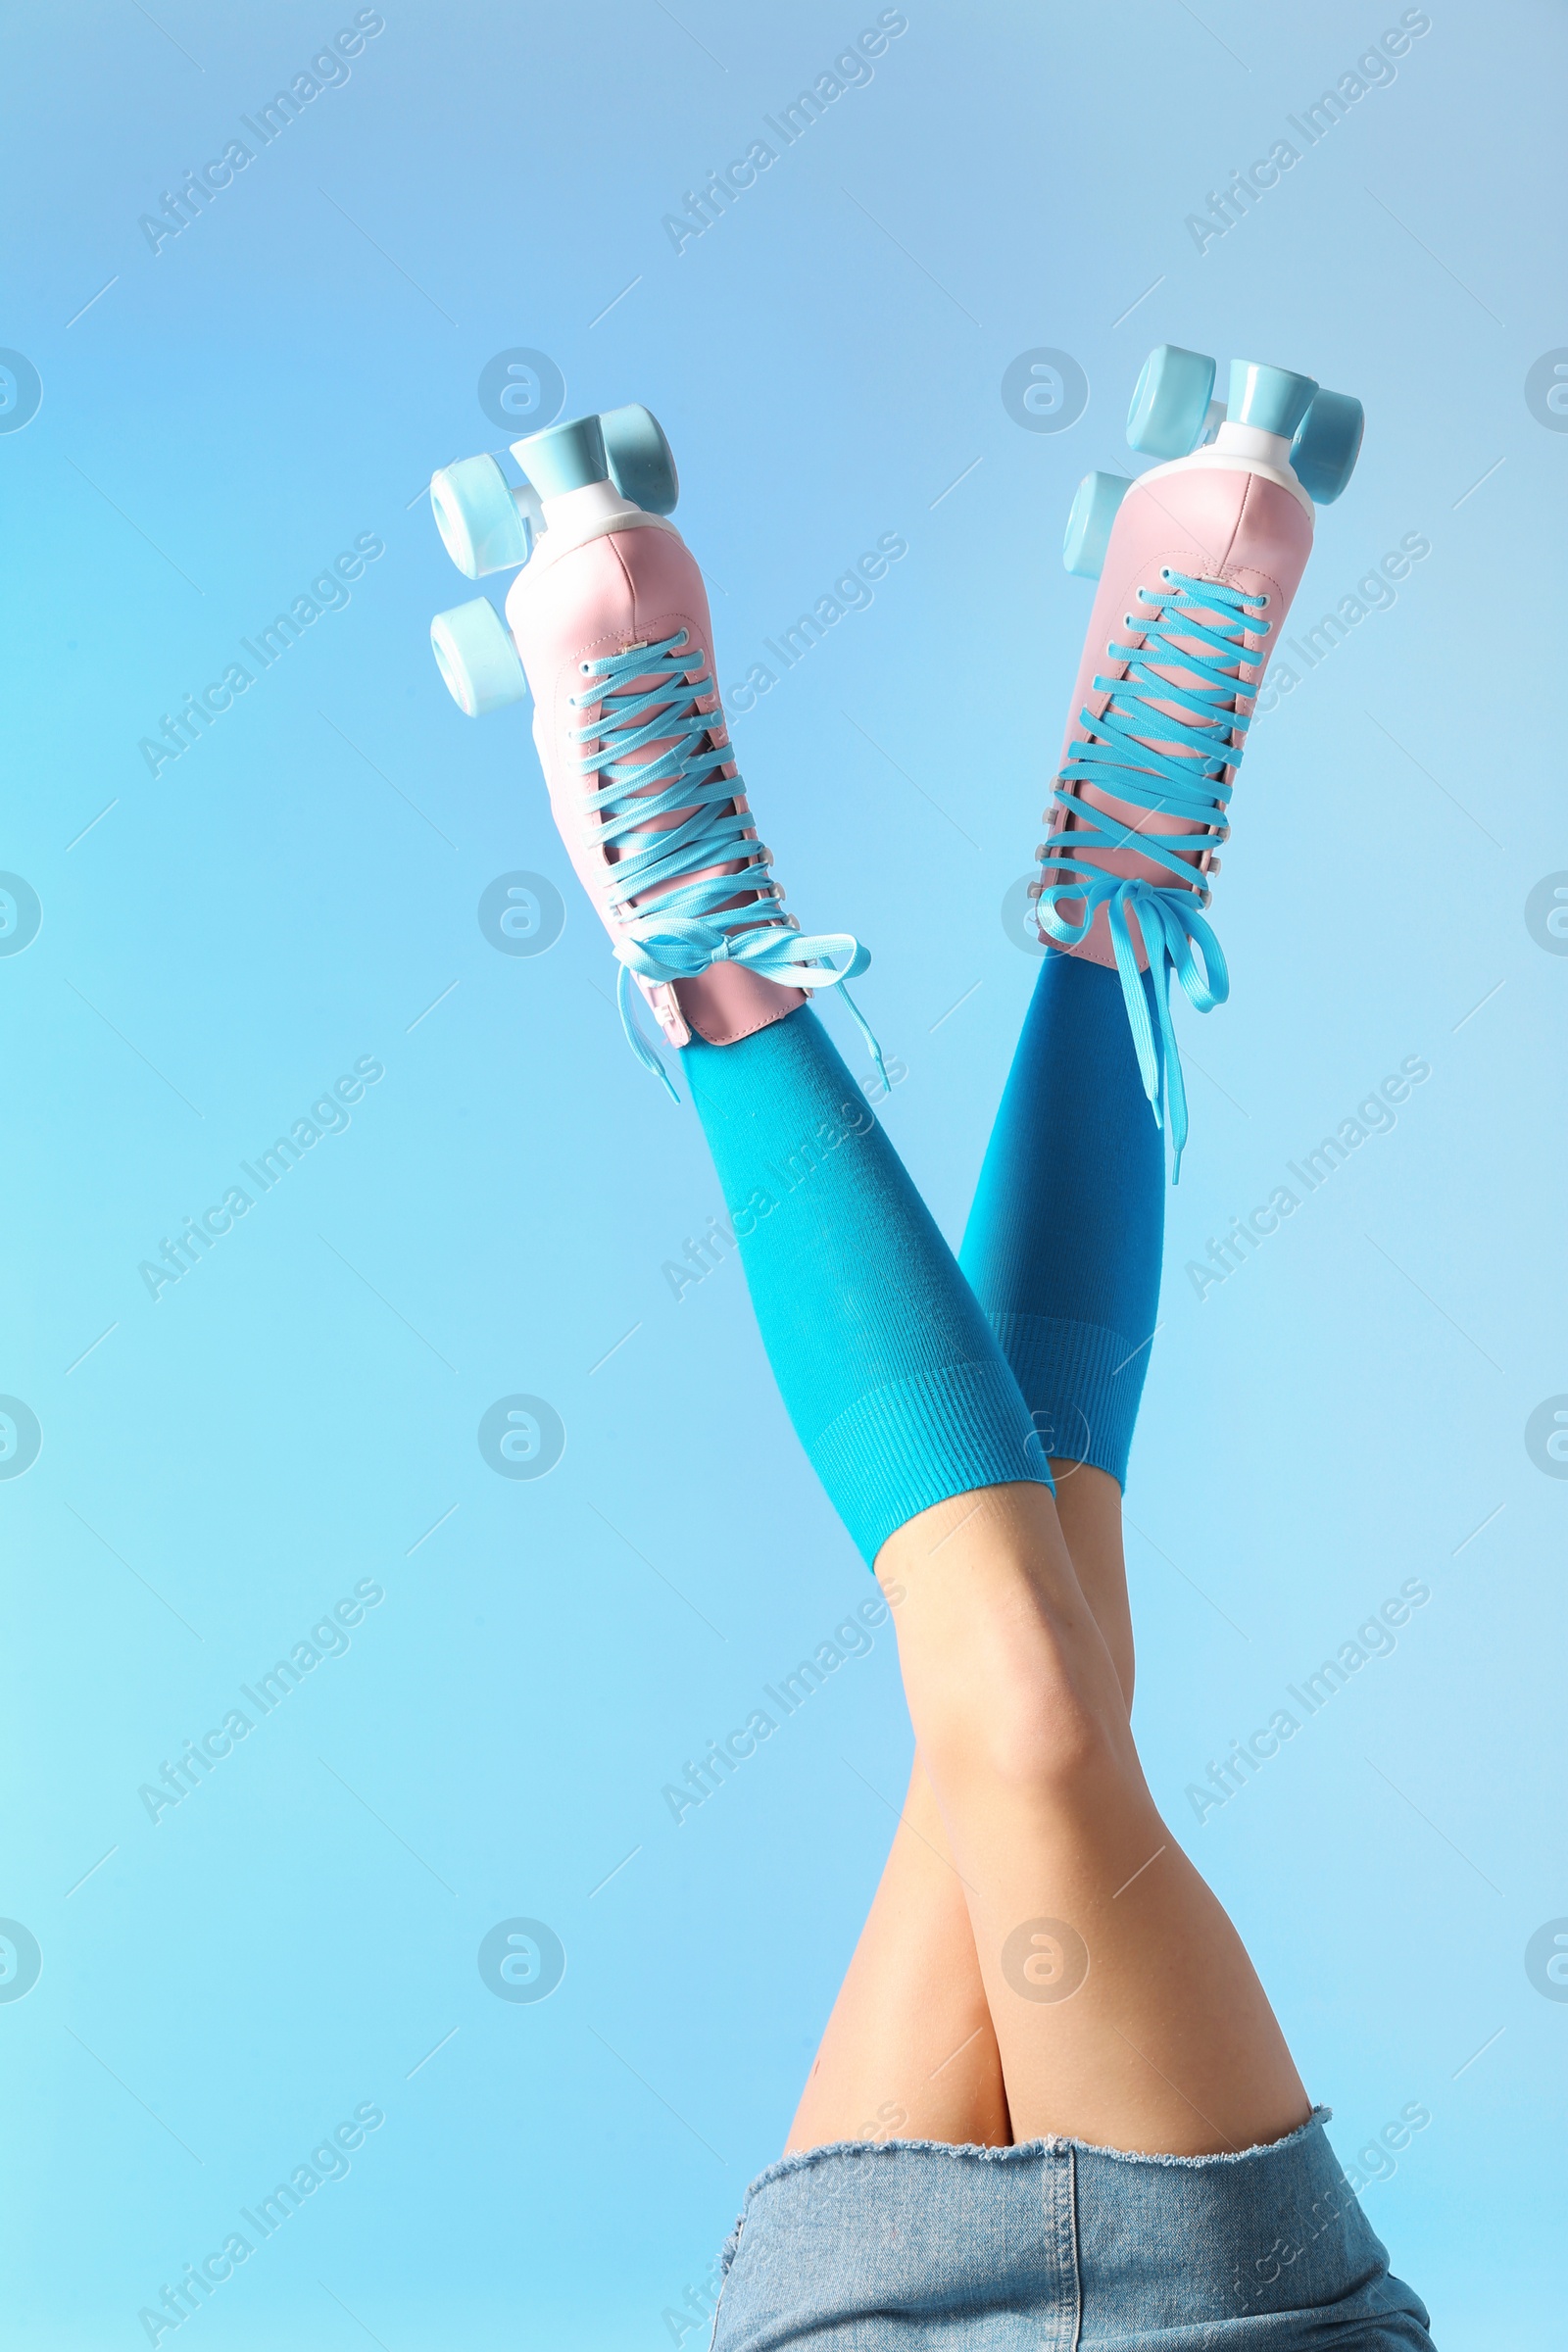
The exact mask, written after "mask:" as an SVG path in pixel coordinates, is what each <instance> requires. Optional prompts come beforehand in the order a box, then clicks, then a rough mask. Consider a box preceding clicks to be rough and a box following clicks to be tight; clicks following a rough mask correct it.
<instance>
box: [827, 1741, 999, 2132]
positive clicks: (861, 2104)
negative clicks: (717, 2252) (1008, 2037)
mask: <svg viewBox="0 0 1568 2352" xmlns="http://www.w3.org/2000/svg"><path fill="white" fill-rule="evenodd" d="M1011 2137H1012V2132H1011V2131H1010V2129H1009V2126H1008V2122H1007V2098H1006V2092H1005V2090H1004V2088H1003V2082H1002V2061H1001V2057H1000V2055H999V2053H998V2049H997V2036H996V2031H995V2029H994V2028H993V2026H992V2023H991V2011H990V2009H989V2007H988V2006H987V2003H986V1994H985V1986H984V1985H983V1983H982V1981H981V1976H980V1967H979V1963H978V1961H977V1959H976V1957H975V1948H974V1930H973V1929H972V1928H971V1926H970V1925H969V1912H968V1906H967V1904H966V1902H965V1900H964V1889H963V1887H962V1885H961V1883H960V1881H959V1878H958V1874H957V1872H956V1869H955V1868H954V1863H953V1856H952V1854H951V1853H950V1851H949V1849H948V1833H947V1830H946V1829H945V1827H944V1826H943V1821H942V1816H941V1814H940V1813H939V1812H938V1811H937V1806H936V1799H935V1797H934V1796H933V1795H932V1793H931V1784H930V1782H929V1781H928V1780H927V1778H926V1775H925V1767H924V1765H923V1764H922V1763H921V1761H920V1758H919V1756H918V1755H916V1757H915V1759H914V1770H913V1773H912V1774H911V1775H910V1779H909V1792H908V1795H907V1798H906V1800H905V1807H904V1812H903V1814H902V1815H901V1817H900V1821H899V1827H898V1831H897V1833H896V1835H895V1837H894V1839H893V1849H892V1851H891V1853H890V1854H889V1855H888V1859H887V1866H886V1868H885V1869H884V1871H883V1873H882V1879H881V1884H880V1885H879V1886H878V1887H877V1890H876V1896H875V1899H874V1901H873V1902H872V1905H871V1909H870V1913H869V1916H868V1917H867V1919H866V1923H865V1926H864V1927H863V1928H862V1930H861V1931H860V1939H859V1941H858V1944H857V1945H856V1947H855V1956H854V1958H853V1959H852V1960H851V1962H850V1965H849V1969H848V1971H847V1973H846V1975H845V1979H844V1983H843V1985H841V1987H840V1989H839V1996H838V1999H837V2000H836V2001H835V2002H834V2004H833V2013H832V2015H831V2017H830V2018H829V2019H828V2021H827V2030H826V2032H825V2033H824V2034H823V2035H822V2041H821V2046H820V2047H819V2049H818V2050H817V2053H816V2057H815V2060H814V2061H813V2063H812V2067H811V2072H810V2074H809V2077H808V2079H807V2084H806V2088H805V2090H804V2091H803V2093H802V2094H801V2103H800V2106H799V2107H798V2108H797V2109H796V2113H795V2121H794V2123H793V2125H792V2126H791V2127H790V2135H789V2140H788V2142H787V2145H788V2147H789V2148H792V2149H794V2148H816V2147H822V2146H825V2145H827V2144H828V2143H829V2142H830V2141H833V2140H840V2139H946V2140H955V2141H957V2142H960V2143H964V2142H978V2143H979V2144H980V2145H982V2146H985V2147H1005V2146H1006V2145H1007V2143H1008V2142H1009V2141H1010V2139H1011Z"/></svg>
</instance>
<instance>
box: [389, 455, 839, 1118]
mask: <svg viewBox="0 0 1568 2352" xmlns="http://www.w3.org/2000/svg"><path fill="white" fill-rule="evenodd" d="M513 454H514V456H515V458H516V460H517V462H518V464H519V465H520V466H522V467H523V469H524V471H525V472H526V474H527V477H528V482H527V485H526V486H525V487H524V488H523V489H521V490H513V489H511V488H509V486H508V484H507V481H506V479H505V476H504V475H503V474H502V471H501V468H500V466H498V465H497V464H496V462H495V460H494V459H493V458H468V459H466V460H465V461H464V462H463V464H462V465H459V466H448V467H445V468H444V469H443V470H442V471H441V472H440V473H438V474H437V475H436V476H435V478H434V480H433V482H432V484H431V500H432V504H433V506H434V508H435V514H436V520H437V523H438V525H439V526H440V529H441V533H442V537H443V539H444V540H445V541H446V545H447V549H448V552H449V553H450V554H451V555H452V557H453V559H454V561H455V562H456V563H457V564H459V566H460V568H461V569H463V570H465V571H466V572H468V574H469V576H470V578H477V577H479V576H481V574H483V573H484V572H487V571H492V570H499V569H502V568H504V567H507V566H509V565H511V564H521V565H522V566H523V568H522V569H521V570H520V571H519V572H518V575H517V577H516V579H515V581H514V582H513V585H512V589H511V592H510V594H509V595H508V598H507V609H506V622H505V624H503V622H502V620H501V617H500V615H499V614H498V613H497V612H496V610H495V607H494V606H493V605H492V604H491V603H490V602H489V600H488V599H487V598H485V597H479V598H477V599H475V601H474V602H473V603H471V604H468V605H461V606H459V607H458V608H457V609H456V610H455V611H454V612H451V613H440V614H438V615H437V617H436V619H435V621H434V622H433V623H432V625H431V631H430V635H431V642H432V644H433V646H434V649H435V655H436V660H437V662H438V663H439V664H440V667H441V672H442V675H443V676H444V678H445V679H446V682H447V684H448V686H449V687H450V689H451V691H452V694H453V696H454V699H455V700H456V701H457V702H458V703H459V704H460V706H461V707H462V708H463V709H464V710H465V711H467V712H468V713H469V714H470V715H472V716H477V715H479V714H480V713H482V712H483V711H490V710H495V709H497V708H499V707H500V706H501V705H502V704H505V703H508V702H515V701H518V700H520V699H521V697H522V696H523V695H524V694H525V693H526V692H528V691H529V690H530V689H531V691H532V693H533V698H534V722H533V733H534V742H535V744H536V746H537V748H538V753H539V760H540V764H541V766H542V767H543V769H544V773H545V781H546V783H547V784H548V785H549V788H550V800H551V808H552V810H553V812H554V815H555V819H556V824H557V826H558V828H559V829H560V832H561V836H562V839H563V840H564V843H565V845H566V851H567V855H568V856H569V857H570V858H571V862H572V864H573V866H574V867H575V868H576V871H577V874H578V877H579V879H580V880H581V881H582V883H583V886H584V888H585V889H586V890H587V892H588V894H589V897H590V898H591V899H592V900H593V903H594V905H595V906H596V907H597V908H598V910H599V913H600V917H601V919H602V920H603V922H604V925H605V928H606V929H607V930H608V932H609V933H610V937H611V941H612V943H613V947H614V952H615V956H616V957H617V959H618V961H619V964H620V976H619V1001H620V1013H621V1020H622V1022H623V1024H624V1027H625V1030H626V1035H627V1037H628V1039H629V1040H630V1042H631V1045H632V1048H633V1051H634V1052H635V1053H636V1054H637V1056H638V1058H639V1059H640V1060H641V1061H642V1062H643V1063H644V1064H645V1065H646V1066H647V1067H648V1068H649V1069H651V1070H653V1071H655V1072H656V1073H657V1075H658V1076H659V1077H660V1078H661V1079H662V1081H663V1083H664V1085H665V1086H666V1087H669V1091H670V1092H671V1094H673V1093H674V1089H673V1087H671V1086H670V1082H669V1078H668V1074H667V1072H666V1071H665V1069H664V1066H663V1064H662V1062H661V1061H660V1059H659V1058H658V1056H657V1055H656V1054H654V1053H653V1051H652V1050H651V1048H650V1047H649V1045H648V1044H647V1042H646V1040H645V1039H644V1037H643V1035H642V1033H641V1031H640V1030H639V1028H638V1026H637V1024H636V1021H635V1020H634V1018H633V989H634V988H635V989H637V990H640V991H641V994H642V996H643V998H644V999H645V1000H646V1002H647V1004H648V1005H650V1006H651V1008H652V1010H653V1013H654V1016H655V1018H656V1020H657V1021H658V1022H659V1025H660V1028H661V1029H662V1032H663V1034H664V1036H665V1038H666V1039H667V1040H668V1042H669V1043H670V1044H671V1045H673V1046H683V1045H685V1044H686V1043H687V1042H688V1041H689V1039H690V1037H691V1035H692V1032H693V1031H694V1030H695V1032H696V1033H697V1035H698V1036H699V1037H702V1038H705V1039H707V1041H708V1042H709V1043H710V1044H711V1045H729V1044H732V1043H733V1042H734V1041H735V1040H736V1039H737V1038H742V1037H749V1036H750V1035H751V1034H752V1033H753V1031H755V1030H758V1029H763V1028H766V1027H767V1026H768V1024H769V1023H770V1022H773V1021H778V1020H782V1019H783V1018H784V1016H785V1014H786V1013H789V1012H792V1011H794V1010H795V1008H796V1007H797V1005H804V1004H805V1003H806V1001H807V992H809V991H810V990H813V989H819V988H839V989H841V990H843V993H844V1001H845V1003H846V1005H848V1007H849V1009H850V1011H851V1013H852V1014H853V1016H854V1018H855V1019H856V1021H857V1023H858V1026H859V1028H860V1030H861V1033H862V1035H863V1036H864V1037H865V1039H866V1042H867V1045H868V1046H869V1047H870V1050H871V1053H872V1054H873V1057H874V1058H875V1059H876V1060H877V1062H878V1066H879V1067H880V1062H881V1056H880V1054H879V1053H878V1050H877V1047H876V1044H875V1041H874V1039H872V1037H871V1033H870V1031H869V1030H868V1029H867V1028H866V1026H865V1023H864V1022H863V1020H861V1018H860V1015H859V1012H858V1008H857V1007H856V1005H855V1004H854V1001H853V1000H852V999H851V997H850V995H849V992H848V990H847V989H845V988H844V983H845V981H846V980H850V979H853V978H854V977H855V976H856V975H857V974H858V973H859V972H861V971H863V970H864V968H865V966H866V964H867V963H868V961H869V960H870V959H869V956H867V954H866V951H865V950H864V949H863V948H862V947H861V946H860V945H859V943H858V941H857V940H855V939H853V938H852V937H851V936H850V935H849V934H848V933H845V932H831V933H825V934H818V935H816V936H814V937H803V935H802V933H801V928H800V925H799V923H798V922H797V921H796V919H795V917H794V916H793V915H787V914H785V913H784V911H783V903H784V893H783V891H782V889H781V888H780V886H779V885H778V883H776V882H775V881H774V880H773V878H772V870H771V859H772V853H771V852H770V851H769V850H767V849H766V848H765V847H764V846H763V845H762V843H761V842H760V840H759V838H758V833H757V829H756V823H755V820H754V818H753V816H752V813H751V809H750V808H749V807H748V804H747V800H746V788H745V785H744V784H743V782H742V781H741V778H740V776H739V774H738V773H737V771H736V766H735V760H734V756H733V754H732V752H731V749H730V743H729V734H728V729H727V727H726V724H725V719H724V712H723V708H722V705H721V703H720V700H719V695H718V688H717V686H716V685H715V683H714V678H713V662H712V642H713V639H712V623H711V619H710V617H709V611H708V598H707V596H706V594H705V593H704V589H703V580H702V574H701V572H700V571H699V570H698V567H697V564H696V561H695V559H694V558H693V556H692V555H691V553H690V551H689V549H688V548H687V546H686V543H685V541H684V540H683V539H682V538H681V536H680V533H679V532H678V531H677V530H676V528H675V526H674V524H673V523H672V522H670V521H669V520H668V519H667V518H668V515H669V513H670V510H671V509H672V508H673V506H674V505H675V501H676V497H677V495H678V484H677V481H676V477H675V468H674V462H673V460H672V458H671V457H670V454H669V446H668V443H667V442H666V441H665V439H664V436H663V433H662V430H661V429H660V426H659V424H658V423H657V421H656V420H655V418H654V417H652V416H650V414H649V412H648V411H647V410H646V409H640V408H628V409H619V410H614V411H612V412H611V413H610V414H609V415H607V416H605V417H578V418H576V419H574V420H573V421H571V422H570V423H566V424H558V425H553V426H551V427H550V428H549V429H548V430H547V431H545V432H542V433H535V434H533V435H532V436H531V437H530V438H529V439H527V440H524V441H519V442H517V443H516V444H515V448H514V452H513Z"/></svg>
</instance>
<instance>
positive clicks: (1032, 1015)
mask: <svg viewBox="0 0 1568 2352" xmlns="http://www.w3.org/2000/svg"><path fill="white" fill-rule="evenodd" d="M1144 984H1145V988H1146V991H1147V989H1148V987H1149V979H1148V975H1147V974H1146V975H1145V983H1144ZM1164 1223H1165V1166H1164V1138H1163V1136H1162V1135H1161V1134H1160V1131H1159V1129H1158V1128H1157V1127H1156V1126H1155V1124H1154V1121H1153V1118H1152V1114H1151V1111H1150V1107H1149V1103H1148V1100H1147V1098H1146V1096H1145V1094H1144V1088H1143V1081H1142V1079H1141V1078H1140V1076H1139V1072H1138V1059H1137V1055H1136V1054H1135V1053H1134V1051H1133V1041H1132V1032H1131V1030H1130V1029H1129V1027H1128V1025H1127V1012H1126V1007H1125V1005H1123V1002H1122V993H1121V981H1120V979H1119V978H1118V976H1117V974H1116V973H1115V972H1113V971H1107V970H1105V969H1104V968H1103V966H1102V965H1100V964H1098V963H1091V962H1089V961H1088V960H1087V958H1085V957H1083V956H1061V955H1057V954H1056V953H1054V952H1053V953H1051V954H1050V955H1048V956H1047V957H1046V959H1045V961H1044V963H1043V964H1042V965H1041V967H1040V976H1039V978H1038V980H1037V981H1036V983H1035V992H1034V995H1033V997H1032V998H1031V1000H1030V1005H1029V1011H1028V1014H1027V1016H1026V1018H1025V1021H1024V1025H1023V1034H1022V1036H1021V1037H1020V1038H1019V1040H1018V1050H1017V1052H1016V1054H1014V1055H1013V1062H1012V1069H1011V1072H1010V1074H1009V1076H1008V1079H1007V1086H1006V1091H1005V1094H1004V1096H1003V1098H1002V1108H1001V1109H1000V1110H999V1111H998V1113H997V1123H996V1125H995V1127H994V1128H993V1129H992V1132H991V1142H990V1144H989V1146H988V1147H987V1150H986V1156H985V1164H984V1166H983V1167H982V1169H981V1172H980V1183H979V1186H978V1188H977V1190H976V1193H975V1201H974V1207H973V1209H972V1210H971V1211H970V1215H969V1225H968V1230H967V1232H966V1233H965V1235H964V1238H963V1248H962V1250H961V1251H960V1252H959V1256H960V1262H961V1263H962V1266H963V1270H964V1272H965V1273H966V1274H967V1276H968V1278H969V1281H970V1283H971V1285H972V1286H973V1289H974V1293H975V1296H976V1298H977V1299H979V1301H980V1304H981V1306H982V1307H983V1308H984V1309H985V1312H986V1314H987V1316H988V1317H989V1318H990V1321H991V1325H992V1328H993V1330H994V1331H995V1332H996V1334H997V1337H998V1339H999V1340H1000V1341H1001V1343H1002V1347H1003V1350H1004V1352H1005V1355H1006V1358H1007V1361H1008V1363H1009V1364H1010V1365H1011V1366H1012V1369H1013V1372H1014V1374H1015V1376H1016V1378H1017V1382H1018V1386H1019V1388H1020V1389H1021V1390H1022V1391H1023V1395H1024V1398H1025V1400H1026V1402H1027V1403H1028V1405H1029V1408H1030V1411H1031V1413H1032V1414H1033V1416H1034V1424H1035V1427H1036V1429H1037V1430H1038V1431H1039V1432H1040V1433H1041V1436H1042V1438H1043V1439H1044V1441H1045V1445H1046V1448H1047V1451H1048V1452H1049V1453H1052V1454H1054V1455H1056V1456H1058V1457H1061V1458H1064V1459H1067V1460H1070V1461H1075V1462H1092V1463H1094V1464H1095V1465H1096V1467H1097V1468H1099V1469H1102V1470H1108V1471H1109V1473H1110V1475H1111V1477H1112V1478H1114V1479H1115V1480H1116V1481H1117V1483H1118V1484H1119V1485H1120V1486H1121V1487H1122V1488H1123V1489H1125V1487H1126V1484H1127V1452H1128V1448H1129V1446H1131V1444H1132V1435H1133V1423H1134V1421H1135V1420H1136V1419H1137V1416H1138V1400H1139V1397H1141V1396H1142V1394H1143V1387H1144V1374H1145V1372H1146V1370H1147V1369H1148V1365H1149V1352H1150V1349H1149V1343H1150V1341H1151V1339H1152V1335H1153V1329H1154V1324H1155V1322H1156V1321H1157V1319H1158V1304H1159V1264H1160V1250H1161V1246H1162V1243H1163V1238H1164Z"/></svg>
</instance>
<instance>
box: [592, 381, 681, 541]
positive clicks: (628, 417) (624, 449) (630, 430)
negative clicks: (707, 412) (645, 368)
mask: <svg viewBox="0 0 1568 2352" xmlns="http://www.w3.org/2000/svg"><path fill="white" fill-rule="evenodd" d="M599 422H600V426H601V429H602V430H603V432H604V436H605V456H606V458H607V459H608V460H609V462H610V474H611V479H612V480H613V483H614V485H615V488H616V489H617V490H618V491H619V492H620V495H621V497H622V498H629V499H630V500H631V503H632V505H633V506H634V507H641V508H642V509H643V511H644V512H645V513H646V514H649V515H673V514H674V512H675V502H676V500H677V499H678V498H679V497H680V476H679V475H678V474H677V473H676V471H675V460H674V456H673V454H672V452H671V450H670V446H669V443H668V442H667V441H666V440H665V438H664V428H663V426H662V424H661V423H660V421H659V418H658V417H656V416H654V414H653V412H652V411H651V410H649V409H645V408H641V407H639V406H638V404H637V403H636V402H635V401H634V402H632V403H631V404H630V405H629V406H628V407H626V408H624V409H606V411H605V413H604V415H603V416H602V417H600V419H599Z"/></svg>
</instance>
